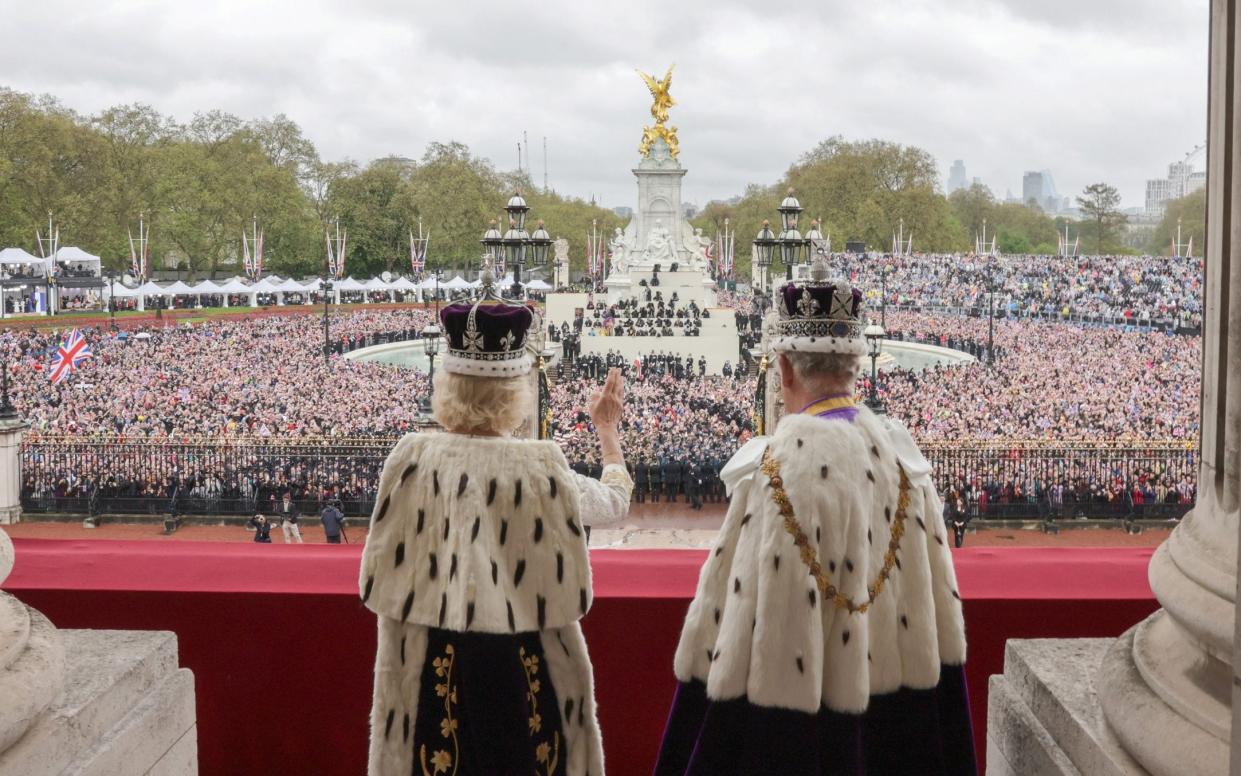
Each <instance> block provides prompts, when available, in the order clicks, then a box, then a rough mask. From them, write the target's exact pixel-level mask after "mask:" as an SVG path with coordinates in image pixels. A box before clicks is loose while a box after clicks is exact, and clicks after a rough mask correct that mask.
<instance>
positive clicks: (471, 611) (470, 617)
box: [465, 601, 474, 630]
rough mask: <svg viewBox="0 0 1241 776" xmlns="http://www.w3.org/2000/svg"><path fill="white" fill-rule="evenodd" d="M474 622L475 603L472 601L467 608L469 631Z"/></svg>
mask: <svg viewBox="0 0 1241 776" xmlns="http://www.w3.org/2000/svg"><path fill="white" fill-rule="evenodd" d="M473 622H474V602H473V601H470V602H469V603H468V604H466V606H465V627H466V629H467V630H468V629H469V627H470V624H471V623H473Z"/></svg>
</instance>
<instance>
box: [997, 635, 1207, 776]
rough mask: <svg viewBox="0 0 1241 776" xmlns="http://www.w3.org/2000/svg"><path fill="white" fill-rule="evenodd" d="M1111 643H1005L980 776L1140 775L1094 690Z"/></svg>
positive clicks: (1105, 641)
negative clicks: (984, 774) (983, 772)
mask: <svg viewBox="0 0 1241 776" xmlns="http://www.w3.org/2000/svg"><path fill="white" fill-rule="evenodd" d="M1122 640H1123V637H1122ZM1115 643H1118V641H1117V640H1113V639H1033V640H1025V639H1012V640H1010V641H1009V642H1008V644H1007V646H1006V647H1005V652H1004V673H1003V674H1001V675H999V676H993V677H991V682H990V685H989V687H988V693H987V774H988V776H1147V771H1145V770H1143V769H1142V767H1141V766H1139V765H1138V764H1137V762H1136V761H1134V759H1133V758H1132V757H1130V756H1129V755H1128V754H1127V753H1126V752H1125V750H1124V748H1123V747H1122V746H1121V745H1120V742H1119V740H1117V738H1116V736H1115V734H1113V733H1112V731H1111V729H1110V728H1109V727H1108V725H1107V722H1106V721H1105V720H1104V717H1103V711H1102V709H1101V708H1100V707H1099V701H1098V699H1097V697H1096V695H1095V682H1096V680H1097V678H1098V674H1099V666H1100V663H1101V662H1102V661H1103V657H1104V655H1105V654H1106V653H1107V652H1108V650H1109V649H1110V648H1111V647H1112V645H1113V644H1115ZM1158 737H1159V738H1160V740H1164V739H1165V737H1164V736H1158ZM1184 773H1186V774H1188V773H1201V774H1202V776H1207V775H1206V773H1204V772H1198V771H1190V770H1187V771H1184Z"/></svg>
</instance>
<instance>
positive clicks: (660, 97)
mask: <svg viewBox="0 0 1241 776" xmlns="http://www.w3.org/2000/svg"><path fill="white" fill-rule="evenodd" d="M673 67H675V66H673ZM637 72H638V75H640V76H642V80H643V81H644V82H645V83H646V88H647V89H649V90H650V92H651V99H652V102H651V117H652V118H654V119H655V126H653V127H643V128H642V142H641V143H640V144H639V145H638V151H639V152H640V153H641V154H642V157H643V158H644V159H645V158H647V157H649V156H650V155H651V147H652V146H653V145H654V144H655V141H656V140H661V139H662V140H663V141H664V143H666V144H667V146H668V153H669V154H670V155H671V156H672V158H673V159H675V158H676V157H677V155H678V154H679V153H680V152H681V146H680V143H679V142H678V141H677V128H676V127H674V126H671V125H669V124H668V123H667V122H668V109H669V108H671V107H672V106H673V105H676V104H677V103H676V100H674V99H672V95H671V94H669V93H668V90H669V89H670V88H671V87H672V67H669V68H668V72H667V74H665V75H664V77H663V80H658V79H656V78H655V77H654V76H651V75H647V74H646V73H644V72H642V71H641V70H639V71H637Z"/></svg>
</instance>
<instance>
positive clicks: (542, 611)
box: [535, 595, 547, 630]
mask: <svg viewBox="0 0 1241 776" xmlns="http://www.w3.org/2000/svg"><path fill="white" fill-rule="evenodd" d="M535 600H537V601H538V607H539V630H543V623H545V622H547V599H546V598H544V597H543V596H541V595H540V596H535Z"/></svg>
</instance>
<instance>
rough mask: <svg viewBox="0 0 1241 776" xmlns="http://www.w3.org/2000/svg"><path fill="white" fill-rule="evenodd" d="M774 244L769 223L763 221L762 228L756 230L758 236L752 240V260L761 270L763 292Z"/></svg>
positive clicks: (774, 239)
mask: <svg viewBox="0 0 1241 776" xmlns="http://www.w3.org/2000/svg"><path fill="white" fill-rule="evenodd" d="M776 244H777V243H776V233H775V232H773V231H771V222H770V221H767V220H764V221H763V228H762V229H759V230H758V236H757V237H755V238H754V260H755V261H756V262H758V267H759V269H760V270H762V275H761V278H762V281H763V291H766V290H767V286H768V282H767V281H768V277H767V273H768V272H769V271H770V269H771V255H772V253H774V252H775V249H776Z"/></svg>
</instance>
